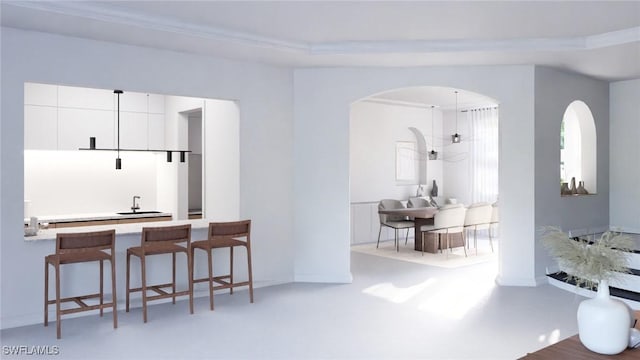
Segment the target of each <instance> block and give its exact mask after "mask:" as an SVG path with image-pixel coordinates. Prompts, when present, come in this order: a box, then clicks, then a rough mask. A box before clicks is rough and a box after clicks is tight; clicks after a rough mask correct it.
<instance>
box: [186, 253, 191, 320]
mask: <svg viewBox="0 0 640 360" xmlns="http://www.w3.org/2000/svg"><path fill="white" fill-rule="evenodd" d="M190 250H191V249H187V251H186V252H185V254H186V255H187V284H189V313H191V314H193V280H192V279H193V258H192V257H191V251H190Z"/></svg>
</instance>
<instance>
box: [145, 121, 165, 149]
mask: <svg viewBox="0 0 640 360" xmlns="http://www.w3.org/2000/svg"><path fill="white" fill-rule="evenodd" d="M147 136H148V137H149V149H152V150H158V149H164V148H165V145H164V144H165V142H164V114H149V131H148V133H147Z"/></svg>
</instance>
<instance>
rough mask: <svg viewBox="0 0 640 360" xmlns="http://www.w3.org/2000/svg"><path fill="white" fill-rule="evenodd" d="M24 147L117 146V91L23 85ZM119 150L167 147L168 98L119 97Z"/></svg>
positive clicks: (141, 94)
mask: <svg viewBox="0 0 640 360" xmlns="http://www.w3.org/2000/svg"><path fill="white" fill-rule="evenodd" d="M24 99H25V108H24V121H25V125H24V126H25V133H24V139H25V142H24V144H25V146H24V148H25V149H38V150H78V149H79V148H88V147H89V137H95V138H96V147H97V148H115V147H116V146H117V135H118V132H117V95H116V94H114V93H113V90H103V89H90V88H79V87H72V86H58V85H47V84H35V83H25V86H24ZM120 148H121V149H135V150H147V149H152V150H158V149H164V148H165V122H164V96H163V95H155V94H149V95H147V94H146V93H136V92H125V93H124V94H122V95H120Z"/></svg>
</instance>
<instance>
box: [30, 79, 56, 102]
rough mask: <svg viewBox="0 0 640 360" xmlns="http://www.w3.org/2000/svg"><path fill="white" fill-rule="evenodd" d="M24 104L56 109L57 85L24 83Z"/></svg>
mask: <svg viewBox="0 0 640 360" xmlns="http://www.w3.org/2000/svg"><path fill="white" fill-rule="evenodd" d="M24 104H25V105H37V106H53V107H57V106H58V85H48V84H35V83H25V84H24Z"/></svg>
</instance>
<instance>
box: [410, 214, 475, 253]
mask: <svg viewBox="0 0 640 360" xmlns="http://www.w3.org/2000/svg"><path fill="white" fill-rule="evenodd" d="M466 211H467V209H466V208H465V207H464V206H463V205H462V204H451V205H445V206H442V207H440V209H438V212H437V213H436V214H435V216H434V217H433V225H423V226H421V227H420V233H421V241H422V255H423V256H424V237H425V233H427V232H431V233H435V234H437V236H438V248H440V251H441V252H442V248H443V246H442V236H443V235H444V236H445V240H446V245H447V246H446V248H447V249H449V250H451V235H452V234H462V233H463V231H464V218H465V213H466ZM463 239H464V235H463ZM462 248H463V249H464V256H467V248H466V246H465V244H464V241H463V242H462ZM447 255H448V253H447Z"/></svg>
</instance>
